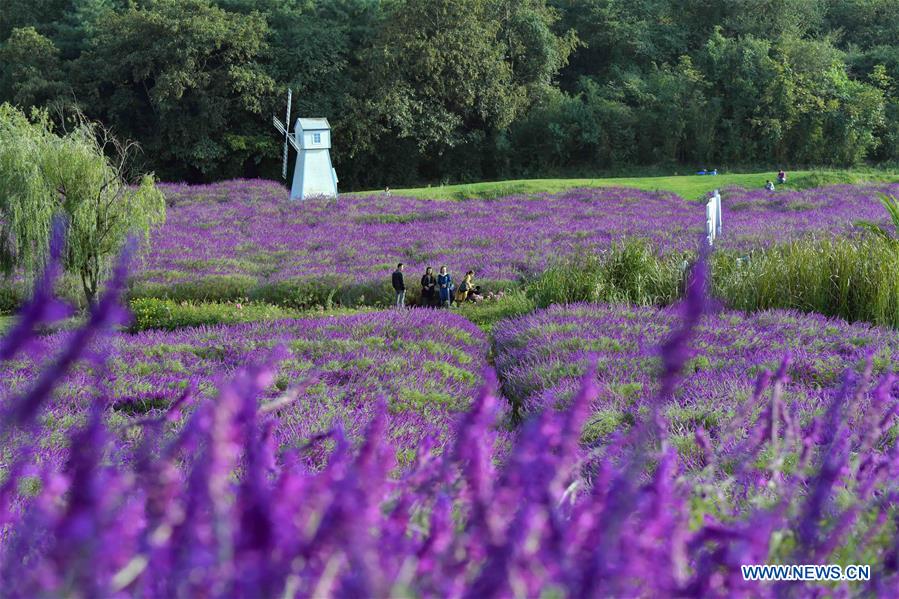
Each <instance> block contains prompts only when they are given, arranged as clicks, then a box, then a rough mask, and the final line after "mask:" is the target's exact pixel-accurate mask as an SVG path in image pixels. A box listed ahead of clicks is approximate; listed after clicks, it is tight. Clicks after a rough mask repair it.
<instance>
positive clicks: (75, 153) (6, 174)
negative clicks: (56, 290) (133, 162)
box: [0, 104, 165, 304]
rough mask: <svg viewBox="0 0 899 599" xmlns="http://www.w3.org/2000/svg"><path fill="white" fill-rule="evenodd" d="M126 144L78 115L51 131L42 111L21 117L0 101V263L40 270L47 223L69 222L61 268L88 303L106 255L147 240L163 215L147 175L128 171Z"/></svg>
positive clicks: (29, 272)
mask: <svg viewBox="0 0 899 599" xmlns="http://www.w3.org/2000/svg"><path fill="white" fill-rule="evenodd" d="M135 150H136V146H135V145H134V144H132V143H120V142H119V141H117V140H116V139H115V138H114V137H113V136H112V135H111V134H110V133H109V132H108V131H107V130H106V129H104V128H103V127H101V126H99V125H96V124H93V123H90V122H88V121H86V120H84V119H81V118H78V119H77V120H76V122H75V125H74V126H73V127H72V128H71V129H70V130H68V131H62V132H60V133H59V134H57V133H56V132H55V131H54V128H53V126H52V124H51V123H50V120H49V119H48V118H47V116H46V115H41V114H39V115H37V116H36V117H35V118H34V119H29V118H27V117H26V116H25V115H24V114H23V113H22V112H20V111H19V110H17V109H16V108H13V107H12V106H10V105H8V104H4V105H2V106H0V268H2V270H3V271H4V273H5V274H7V275H9V274H11V273H13V272H15V271H16V270H18V269H21V270H22V272H23V273H24V275H25V276H26V277H29V278H30V277H31V276H33V275H34V274H35V273H37V272H38V271H40V270H41V268H42V267H43V265H44V263H45V262H46V259H47V256H48V252H49V242H50V234H51V223H52V221H53V218H54V217H55V216H56V215H63V216H64V218H65V220H66V221H67V224H68V229H67V235H66V247H65V253H64V262H63V264H64V267H65V269H66V271H67V272H69V273H72V274H73V275H75V276H77V277H78V278H79V279H80V282H81V287H82V289H83V291H84V297H85V300H86V301H87V303H88V304H90V303H92V302H93V301H94V298H95V297H96V295H97V291H98V290H99V287H100V285H101V284H102V281H103V277H104V276H105V275H106V274H107V272H108V269H109V267H110V265H111V263H112V258H113V257H114V256H115V255H116V254H118V253H119V251H120V250H121V249H122V246H123V245H124V243H125V242H126V240H127V239H128V237H129V236H132V235H133V236H136V237H137V238H139V239H140V240H142V241H144V242H146V240H147V238H148V235H149V232H150V228H151V227H153V226H154V225H156V224H159V223H161V222H163V221H164V220H165V199H164V198H163V196H162V193H161V192H160V191H159V190H158V189H156V186H155V183H154V180H153V176H152V175H146V174H145V175H141V176H139V177H137V178H136V179H133V180H132V179H130V178H129V176H128V166H129V162H130V158H131V156H132V155H133V153H134V152H135Z"/></svg>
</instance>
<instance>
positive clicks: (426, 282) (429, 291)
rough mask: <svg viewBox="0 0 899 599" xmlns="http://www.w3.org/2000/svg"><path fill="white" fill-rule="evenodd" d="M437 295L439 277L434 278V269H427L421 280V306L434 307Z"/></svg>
mask: <svg viewBox="0 0 899 599" xmlns="http://www.w3.org/2000/svg"><path fill="white" fill-rule="evenodd" d="M436 295H437V277H435V276H434V269H433V268H431V267H430V266H429V267H427V268H426V269H425V274H424V276H423V277H422V278H421V305H422V306H426V307H428V308H431V307H433V306H434V304H435V303H436V302H435V299H436V297H435V296H436Z"/></svg>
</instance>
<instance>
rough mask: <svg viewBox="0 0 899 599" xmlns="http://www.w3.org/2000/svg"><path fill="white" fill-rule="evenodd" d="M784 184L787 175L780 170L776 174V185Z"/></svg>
mask: <svg viewBox="0 0 899 599" xmlns="http://www.w3.org/2000/svg"><path fill="white" fill-rule="evenodd" d="M786 182H787V174H786V173H785V172H784V170H783V169H780V172H779V173H777V184H778V185H783V184H784V183H786Z"/></svg>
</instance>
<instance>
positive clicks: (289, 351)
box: [0, 310, 487, 459]
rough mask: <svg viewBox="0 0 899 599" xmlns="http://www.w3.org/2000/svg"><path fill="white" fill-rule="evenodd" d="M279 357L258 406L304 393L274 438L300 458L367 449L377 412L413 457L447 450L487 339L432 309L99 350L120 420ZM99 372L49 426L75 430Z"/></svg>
mask: <svg viewBox="0 0 899 599" xmlns="http://www.w3.org/2000/svg"><path fill="white" fill-rule="evenodd" d="M71 337H72V334H71V333H57V334H55V335H51V336H46V337H41V338H40V339H38V340H36V341H35V343H33V344H32V345H31V347H30V348H29V351H28V353H27V354H23V355H22V356H20V357H19V359H17V360H15V361H9V362H6V363H2V364H0V397H10V396H13V395H14V394H16V393H17V392H21V391H23V390H24V389H27V388H28V386H29V385H30V384H31V383H32V382H33V381H34V380H35V379H36V377H37V374H38V373H39V372H40V371H41V370H42V368H43V367H44V360H42V359H41V358H42V357H45V356H53V355H55V354H57V353H58V352H59V350H60V348H61V347H65V346H66V344H67V343H68V342H69V340H70V338H71ZM279 346H280V347H283V349H284V351H285V354H284V356H283V359H282V360H281V361H280V363H279V367H278V370H277V373H276V376H275V379H274V381H273V383H272V384H271V385H270V386H269V387H267V388H266V389H265V390H264V392H263V393H262V395H261V398H262V399H263V400H266V401H277V399H278V398H279V397H281V396H282V395H284V394H285V393H290V392H291V391H292V390H294V388H296V387H298V386H300V385H301V384H302V388H301V393H302V401H299V402H294V403H292V404H290V405H289V406H288V407H285V408H284V409H279V410H278V411H277V414H278V420H279V426H278V428H277V430H276V437H277V438H278V440H279V441H280V443H281V444H283V445H289V446H293V447H297V446H299V445H301V444H302V443H304V442H306V441H308V440H309V439H310V438H312V437H314V436H315V435H318V434H321V433H323V432H326V431H328V430H330V429H332V428H334V427H335V426H341V427H342V428H343V430H344V433H345V434H346V435H347V436H348V437H349V438H350V439H354V440H358V439H359V438H361V434H362V432H363V431H364V429H365V427H366V426H368V423H369V421H370V420H371V419H372V417H373V414H374V413H375V412H376V411H377V409H378V408H377V405H378V403H379V401H382V400H383V401H385V402H386V403H387V407H388V414H389V416H388V419H387V428H388V431H389V433H390V437H391V439H393V440H394V442H395V444H396V446H397V447H398V448H401V449H402V450H404V451H406V452H408V455H405V458H404V459H408V458H409V457H410V456H414V454H415V448H417V447H418V446H419V445H420V443H421V440H422V439H423V438H424V437H425V436H430V437H432V438H433V440H434V442H435V443H438V444H443V443H444V442H446V441H447V434H448V431H449V430H450V428H451V425H452V422H453V421H454V419H455V417H456V415H457V414H458V413H460V412H464V411H465V410H467V409H468V407H469V404H470V401H471V398H472V397H473V396H474V394H475V391H476V389H477V388H478V386H480V385H481V384H482V375H483V372H484V370H485V368H486V367H487V364H486V361H485V358H486V355H487V340H486V338H485V337H484V334H483V333H482V332H481V331H480V330H479V329H478V328H477V327H475V326H474V325H472V324H471V323H470V322H469V321H467V320H466V319H464V318H462V317H460V316H457V315H456V314H453V313H450V312H444V311H432V310H407V311H403V312H396V311H390V312H371V313H361V314H358V315H351V316H340V317H319V318H308V319H302V320H283V321H268V322H257V323H247V324H238V325H227V326H226V325H221V326H212V327H199V328H188V329H182V330H179V331H172V332H167V331H146V332H143V333H139V334H136V335H128V334H124V333H118V334H116V335H113V336H111V337H108V338H107V339H105V341H104V343H103V345H102V346H98V347H96V348H95V351H98V352H103V353H104V355H105V356H106V358H107V364H106V369H105V370H104V378H105V379H106V388H107V392H108V394H109V399H110V400H111V401H112V414H113V415H114V419H115V420H116V421H122V420H125V421H127V420H128V418H130V417H132V416H137V417H145V416H146V415H148V414H150V415H152V414H158V413H159V412H160V411H165V410H166V409H168V408H169V407H170V406H172V405H173V404H176V403H178V402H179V401H183V400H182V396H183V395H184V394H185V393H190V395H191V398H192V399H193V401H207V400H208V399H209V398H210V397H212V396H214V395H215V394H216V393H217V388H218V386H219V384H220V383H221V381H223V380H227V379H229V378H230V377H232V376H234V374H235V373H236V372H237V370H238V369H239V368H241V367H243V366H245V365H246V364H248V363H253V362H256V361H259V360H260V359H262V357H265V356H268V355H270V354H271V353H272V352H273V351H274V350H275V349H276V348H278V347H279ZM96 372H97V368H96V367H95V366H93V365H91V364H90V363H84V364H81V365H79V366H78V367H76V368H74V369H73V371H72V372H71V373H70V374H69V376H67V377H66V378H65V380H64V382H63V384H62V385H61V386H60V387H59V389H58V390H57V395H56V397H57V401H56V402H54V406H53V410H51V412H50V414H51V417H50V421H52V422H53V423H65V422H69V423H71V422H75V421H77V420H78V419H77V416H78V415H79V414H80V415H82V416H83V414H84V411H85V408H86V406H88V405H89V404H90V401H91V397H92V396H93V394H94V391H95V387H96Z"/></svg>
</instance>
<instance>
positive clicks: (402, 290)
mask: <svg viewBox="0 0 899 599" xmlns="http://www.w3.org/2000/svg"><path fill="white" fill-rule="evenodd" d="M392 282H393V290H394V291H396V307H397V308H403V307H405V306H406V282H405V281H404V280H403V263H402V262H400V263H399V264H397V265H396V270H395V271H393V281H392Z"/></svg>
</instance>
